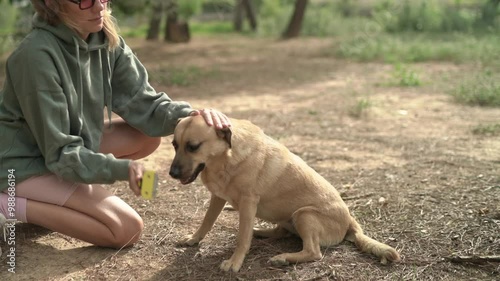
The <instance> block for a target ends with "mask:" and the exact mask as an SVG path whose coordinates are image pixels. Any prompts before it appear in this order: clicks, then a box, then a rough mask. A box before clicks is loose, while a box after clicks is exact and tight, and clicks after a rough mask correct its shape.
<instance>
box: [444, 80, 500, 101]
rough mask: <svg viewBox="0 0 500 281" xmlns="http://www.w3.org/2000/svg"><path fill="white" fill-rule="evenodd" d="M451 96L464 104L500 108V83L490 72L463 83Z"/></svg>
mask: <svg viewBox="0 0 500 281" xmlns="http://www.w3.org/2000/svg"><path fill="white" fill-rule="evenodd" d="M450 94H451V96H453V98H454V99H455V101H457V102H459V103H462V104H467V105H475V106H488V107H500V82H499V80H498V77H497V76H494V75H492V73H491V72H489V71H486V72H484V73H483V74H480V75H476V77H474V78H472V79H470V80H467V81H464V82H462V83H461V84H460V85H459V86H458V87H457V88H456V89H454V90H453V91H451V93H450Z"/></svg>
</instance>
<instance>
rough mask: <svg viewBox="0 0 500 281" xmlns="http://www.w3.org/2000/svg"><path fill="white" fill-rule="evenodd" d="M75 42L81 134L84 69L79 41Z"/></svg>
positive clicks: (81, 127) (74, 40) (81, 128)
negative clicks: (81, 63) (81, 62)
mask: <svg viewBox="0 0 500 281" xmlns="http://www.w3.org/2000/svg"><path fill="white" fill-rule="evenodd" d="M73 42H74V43H75V49H76V63H77V68H78V70H77V71H78V75H77V80H78V81H77V82H78V85H77V87H78V95H77V96H78V104H79V105H80V114H79V115H78V121H79V122H80V128H79V129H78V134H81V132H82V130H83V119H82V116H83V97H82V93H83V82H82V81H83V77H82V68H81V65H80V48H79V45H78V40H77V39H76V38H75V37H73Z"/></svg>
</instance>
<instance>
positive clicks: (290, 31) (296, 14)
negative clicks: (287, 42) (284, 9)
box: [282, 0, 308, 39]
mask: <svg viewBox="0 0 500 281" xmlns="http://www.w3.org/2000/svg"><path fill="white" fill-rule="evenodd" d="M307 3H308V0H297V1H296V2H295V9H294V11H293V14H292V17H291V18H290V22H289V24H288V27H287V28H286V30H285V32H283V35H282V37H283V38H284V39H290V38H294V37H297V36H299V34H300V30H301V29H302V22H303V20H304V14H305V13H306V8H307Z"/></svg>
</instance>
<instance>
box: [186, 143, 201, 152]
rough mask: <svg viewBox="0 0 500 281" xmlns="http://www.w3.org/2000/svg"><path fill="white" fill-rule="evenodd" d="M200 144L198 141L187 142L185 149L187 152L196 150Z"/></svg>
mask: <svg viewBox="0 0 500 281" xmlns="http://www.w3.org/2000/svg"><path fill="white" fill-rule="evenodd" d="M200 146H201V143H198V144H192V143H188V144H187V145H186V149H187V151H188V152H196V150H198V149H199V148H200Z"/></svg>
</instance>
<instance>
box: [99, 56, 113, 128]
mask: <svg viewBox="0 0 500 281" xmlns="http://www.w3.org/2000/svg"><path fill="white" fill-rule="evenodd" d="M103 52H104V55H103ZM100 53H101V59H102V60H103V62H102V65H103V67H105V68H106V69H105V70H104V71H103V75H104V77H103V80H102V81H103V83H104V85H103V90H104V94H105V99H106V108H107V109H108V120H109V128H111V115H112V112H113V105H112V96H111V65H110V64H109V52H108V50H107V49H101V50H100Z"/></svg>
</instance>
